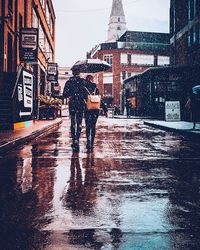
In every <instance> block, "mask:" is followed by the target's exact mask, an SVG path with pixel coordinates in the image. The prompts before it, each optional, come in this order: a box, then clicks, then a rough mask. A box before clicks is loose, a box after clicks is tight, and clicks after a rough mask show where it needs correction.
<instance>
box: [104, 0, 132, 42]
mask: <svg viewBox="0 0 200 250" xmlns="http://www.w3.org/2000/svg"><path fill="white" fill-rule="evenodd" d="M126 30H127V28H126V19H125V14H124V9H123V5H122V0H113V2H112V10H111V14H110V22H109V28H108V40H107V41H108V42H113V41H116V40H117V39H118V38H119V37H120V36H121V35H122V34H123V33H124V32H125V31H126Z"/></svg>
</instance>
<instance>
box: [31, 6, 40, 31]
mask: <svg viewBox="0 0 200 250" xmlns="http://www.w3.org/2000/svg"><path fill="white" fill-rule="evenodd" d="M38 24H39V21H38V18H37V15H36V13H35V10H33V12H32V27H33V28H38Z"/></svg>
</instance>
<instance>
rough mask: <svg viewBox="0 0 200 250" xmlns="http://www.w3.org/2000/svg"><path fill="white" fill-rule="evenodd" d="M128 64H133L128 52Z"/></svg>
mask: <svg viewBox="0 0 200 250" xmlns="http://www.w3.org/2000/svg"><path fill="white" fill-rule="evenodd" d="M128 65H131V54H128Z"/></svg>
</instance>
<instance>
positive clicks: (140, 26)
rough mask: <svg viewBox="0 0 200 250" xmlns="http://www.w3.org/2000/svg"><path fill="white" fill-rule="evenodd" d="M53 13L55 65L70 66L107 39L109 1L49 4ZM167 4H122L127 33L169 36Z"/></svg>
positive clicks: (159, 0) (126, 0) (132, 0)
mask: <svg viewBox="0 0 200 250" xmlns="http://www.w3.org/2000/svg"><path fill="white" fill-rule="evenodd" d="M52 1H53V4H54V9H55V13H56V62H57V63H58V64H59V66H72V65H73V64H74V63H75V62H76V61H78V60H81V59H85V58H86V53H87V51H90V50H91V49H92V48H93V47H94V46H95V45H97V44H99V43H102V42H105V41H106V39H107V30H108V22H109V17H110V13H111V6H112V0H52ZM169 2H170V0H123V6H124V12H125V16H126V22H127V29H128V30H131V31H150V32H169V5H170V3H169Z"/></svg>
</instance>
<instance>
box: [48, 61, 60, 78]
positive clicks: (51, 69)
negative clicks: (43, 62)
mask: <svg viewBox="0 0 200 250" xmlns="http://www.w3.org/2000/svg"><path fill="white" fill-rule="evenodd" d="M47 81H48V82H57V81H58V64H57V63H48V65H47Z"/></svg>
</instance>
